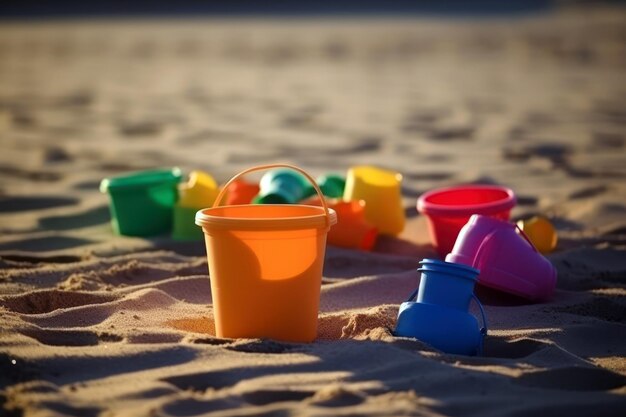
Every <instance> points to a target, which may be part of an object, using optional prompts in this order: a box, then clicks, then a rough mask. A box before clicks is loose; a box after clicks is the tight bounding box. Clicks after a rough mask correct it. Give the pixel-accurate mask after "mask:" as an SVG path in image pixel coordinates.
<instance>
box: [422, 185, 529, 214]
mask: <svg viewBox="0 0 626 417" xmlns="http://www.w3.org/2000/svg"><path fill="white" fill-rule="evenodd" d="M468 190H477V191H481V190H489V191H502V192H504V193H505V194H506V196H505V197H504V198H501V199H498V200H494V201H490V202H487V203H475V204H464V205H460V206H451V205H447V204H438V203H433V202H432V201H429V199H430V198H432V197H433V196H435V195H438V194H443V193H450V192H456V191H468ZM516 203H517V198H516V197H515V192H513V190H512V189H511V188H509V187H505V186H502V185H490V184H462V185H456V186H452V187H443V188H437V189H435V190H430V191H427V192H425V193H424V194H422V195H421V196H420V197H419V198H418V199H417V210H418V211H419V212H420V213H423V214H426V215H434V216H451V217H465V216H468V215H471V214H493V213H497V212H499V211H503V210H510V209H512V208H513V207H514V206H515V204H516Z"/></svg>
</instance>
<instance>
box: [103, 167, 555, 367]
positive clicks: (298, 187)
mask: <svg viewBox="0 0 626 417" xmlns="http://www.w3.org/2000/svg"><path fill="white" fill-rule="evenodd" d="M259 170H267V172H266V173H265V174H264V175H263V177H262V178H261V180H260V182H259V184H255V183H250V182H247V181H246V180H245V179H244V178H243V177H244V176H245V175H246V174H249V173H252V172H255V171H259ZM181 179H182V175H181V172H180V170H179V169H177V168H172V169H164V170H154V171H143V172H136V173H131V174H128V175H124V176H119V177H114V178H107V179H105V180H103V181H102V183H101V185H100V189H101V191H102V192H105V193H108V194H109V196H110V208H111V214H112V225H113V229H114V231H115V232H116V233H118V234H122V235H130V236H152V235H158V234H164V233H169V232H171V233H172V236H173V237H174V238H176V239H185V240H187V239H202V238H204V241H205V244H206V248H207V258H208V264H209V271H210V276H211V291H212V296H213V306H214V314H215V326H216V334H217V336H218V337H228V338H272V339H277V340H283V341H291V342H309V341H312V340H314V339H315V337H316V334H317V315H318V307H319V296H320V287H321V277H322V269H323V260H324V254H325V249H326V243H327V242H328V243H330V244H333V245H337V246H341V247H348V248H357V249H361V250H371V249H372V248H373V246H374V244H375V241H376V238H377V236H378V234H379V233H384V234H389V235H396V234H398V233H400V232H401V231H402V230H403V229H404V223H405V214H404V208H403V206H402V199H401V182H402V176H401V175H400V174H398V173H396V172H393V171H388V170H383V169H380V168H377V167H372V166H358V167H352V168H350V169H349V170H348V172H347V176H346V177H345V179H344V177H342V176H340V175H336V174H326V175H322V176H320V177H318V178H317V180H314V179H313V178H312V177H311V176H310V175H309V174H307V173H306V172H305V171H303V170H302V169H300V168H298V167H295V166H291V165H285V164H273V165H263V166H258V167H253V168H250V169H247V170H244V171H242V172H240V173H239V174H237V175H235V176H234V177H233V178H232V179H231V180H229V181H228V182H227V183H226V184H225V185H224V186H223V187H221V188H220V187H219V186H218V184H217V182H216V181H215V180H214V179H213V177H211V176H210V175H209V174H207V173H205V172H202V171H192V172H191V173H190V174H189V178H188V180H187V181H186V182H181ZM515 202H516V199H515V194H514V193H513V191H512V190H511V189H509V188H506V187H500V186H493V185H466V186H458V187H450V188H443V189H438V190H433V191H429V192H427V193H425V194H423V195H422V196H421V197H420V198H419V199H418V202H417V208H418V210H419V211H420V212H421V213H422V214H424V215H426V217H427V219H428V225H429V231H430V234H431V238H432V241H433V244H434V246H435V248H436V250H437V252H438V253H439V254H440V255H441V256H442V257H445V261H441V260H436V259H424V260H422V261H421V262H420V265H421V266H420V268H419V269H418V272H420V273H421V279H420V285H419V288H418V289H417V290H416V291H415V292H414V293H413V294H411V296H410V297H409V298H408V300H407V301H406V302H404V303H402V305H401V306H400V309H399V312H398V320H397V325H396V329H395V334H396V335H397V336H405V337H413V338H417V339H420V340H423V341H425V342H427V343H429V344H431V345H432V346H434V347H436V348H438V349H440V350H442V351H444V352H448V353H454V354H463V355H479V354H481V352H482V346H483V341H484V337H485V335H486V334H487V322H486V318H485V313H484V311H483V308H482V305H481V304H480V302H479V300H478V298H477V297H476V296H475V295H474V285H475V284H476V283H479V284H481V285H484V286H487V287H491V288H494V289H497V290H500V291H503V292H507V293H510V294H515V295H517V296H520V297H524V298H527V299H529V300H543V299H546V298H548V297H550V295H551V294H552V293H553V291H554V288H555V285H556V279H557V276H556V270H555V268H554V267H553V266H552V264H551V263H550V262H549V261H548V260H547V259H546V258H544V257H543V256H542V254H541V252H540V250H538V249H537V247H536V246H538V247H539V248H540V249H541V251H542V252H544V253H546V252H549V251H551V250H553V249H554V247H555V246H556V239H557V237H556V232H555V230H554V227H552V225H551V224H550V223H549V221H547V219H545V218H532V219H528V220H523V221H520V222H519V223H518V224H517V225H515V224H513V223H510V222H509V221H508V220H509V216H510V212H511V209H512V208H513V207H514V205H515ZM224 204H225V205H224ZM207 207H210V208H207ZM197 226H200V228H198V227H197ZM331 226H333V227H331ZM472 300H474V301H475V302H476V304H477V305H478V306H479V309H480V313H481V320H480V324H479V320H477V319H476V317H474V316H473V315H472V314H470V313H469V306H470V303H471V301H472Z"/></svg>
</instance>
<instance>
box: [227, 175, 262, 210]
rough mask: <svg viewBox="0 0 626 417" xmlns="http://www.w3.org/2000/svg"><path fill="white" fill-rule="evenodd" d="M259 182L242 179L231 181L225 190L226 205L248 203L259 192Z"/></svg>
mask: <svg viewBox="0 0 626 417" xmlns="http://www.w3.org/2000/svg"><path fill="white" fill-rule="evenodd" d="M259 190H260V187H259V184H255V183H251V182H246V181H244V180H242V179H238V180H236V181H233V182H232V183H231V184H230V185H229V186H228V190H226V192H227V194H226V205H227V206H236V205H239V204H250V203H251V202H252V199H253V198H254V197H255V196H256V195H257V194H258V193H259Z"/></svg>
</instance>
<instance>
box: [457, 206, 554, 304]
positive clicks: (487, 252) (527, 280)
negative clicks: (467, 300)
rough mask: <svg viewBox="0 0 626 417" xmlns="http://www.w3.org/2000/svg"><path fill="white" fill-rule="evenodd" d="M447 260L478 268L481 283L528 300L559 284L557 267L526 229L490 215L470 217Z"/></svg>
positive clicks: (545, 294) (541, 296) (544, 295)
mask: <svg viewBox="0 0 626 417" xmlns="http://www.w3.org/2000/svg"><path fill="white" fill-rule="evenodd" d="M520 232H521V231H520ZM446 261H447V262H456V263H461V264H465V265H468V266H471V267H474V268H476V269H479V270H480V275H479V277H478V282H479V283H480V284H482V285H485V286H487V287H491V288H495V289H498V290H501V291H504V292H508V293H511V294H515V295H518V296H520V297H524V298H527V299H529V300H544V299H546V298H549V297H550V296H551V295H552V293H553V292H554V288H555V286H556V279H557V273H556V269H555V268H554V266H552V264H551V263H550V261H549V260H547V259H546V258H544V257H543V256H542V255H541V254H540V253H539V252H538V251H537V249H535V247H534V246H533V244H532V243H531V242H530V240H528V238H527V237H526V236H525V235H524V234H523V232H521V234H518V233H517V231H516V226H515V225H514V224H512V223H509V222H507V221H503V220H499V219H495V218H492V217H488V216H481V215H473V216H472V217H471V218H470V220H469V222H467V224H466V225H465V226H463V228H462V229H461V232H460V233H459V236H458V238H457V240H456V243H455V245H454V248H453V249H452V252H451V253H450V254H448V256H446Z"/></svg>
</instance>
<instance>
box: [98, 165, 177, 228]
mask: <svg viewBox="0 0 626 417" xmlns="http://www.w3.org/2000/svg"><path fill="white" fill-rule="evenodd" d="M180 178H181V172H180V169H178V168H171V169H160V170H153V171H140V172H133V173H130V174H127V175H122V176H117V177H111V178H105V179H103V180H102V182H101V183H100V191H101V192H103V193H108V194H109V197H110V198H109V207H110V209H111V224H112V225H113V230H114V232H115V233H117V234H120V235H126V236H154V235H159V234H164V233H169V232H170V231H171V229H172V212H173V208H174V204H175V203H176V200H177V199H178V190H177V184H178V183H179V182H180Z"/></svg>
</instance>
